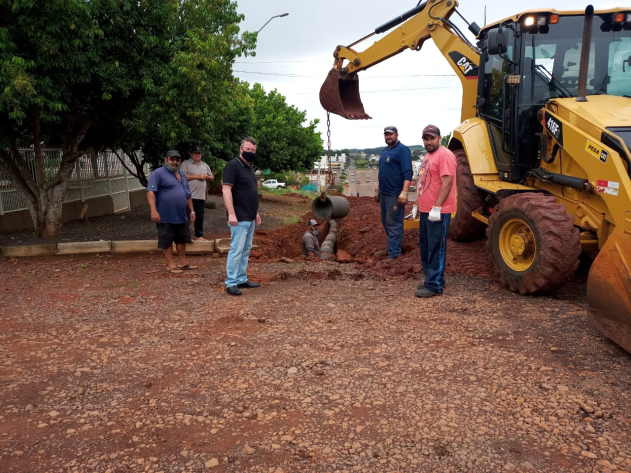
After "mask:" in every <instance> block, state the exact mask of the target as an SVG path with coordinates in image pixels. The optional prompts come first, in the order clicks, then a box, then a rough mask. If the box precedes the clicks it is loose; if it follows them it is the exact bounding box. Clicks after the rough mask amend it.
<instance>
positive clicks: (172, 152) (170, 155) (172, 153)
mask: <svg viewBox="0 0 631 473" xmlns="http://www.w3.org/2000/svg"><path fill="white" fill-rule="evenodd" d="M165 157H166V158H175V157H178V158H180V159H182V156H180V152H179V151H178V150H176V149H172V150H169V151H167V154H166V156H165Z"/></svg>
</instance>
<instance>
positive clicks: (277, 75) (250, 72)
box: [232, 69, 457, 80]
mask: <svg viewBox="0 0 631 473" xmlns="http://www.w3.org/2000/svg"><path fill="white" fill-rule="evenodd" d="M232 72H241V73H243V74H257V75H261V76H276V77H300V78H303V79H322V77H319V76H318V77H315V76H306V75H301V74H282V73H280V72H255V71H237V70H234V69H233V71H232ZM409 77H454V78H456V77H457V76H456V75H455V74H408V75H401V76H371V77H363V79H364V80H368V79H407V78H409Z"/></svg>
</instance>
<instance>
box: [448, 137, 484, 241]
mask: <svg viewBox="0 0 631 473" xmlns="http://www.w3.org/2000/svg"><path fill="white" fill-rule="evenodd" d="M454 154H455V155H456V160H457V163H458V167H457V168H456V186H457V190H458V207H457V211H456V216H455V217H454V218H453V219H452V220H451V223H450V224H449V235H451V237H452V238H453V239H454V240H456V241H473V240H478V239H480V238H482V237H483V236H484V231H485V230H486V225H485V224H484V223H483V222H481V221H479V220H478V219H476V218H474V217H472V216H471V213H472V212H473V211H474V210H477V209H479V208H480V207H482V205H483V204H484V198H483V196H482V194H481V193H480V191H479V190H478V188H477V187H476V186H475V184H474V183H473V175H472V174H471V168H470V167H469V160H468V159H467V154H466V153H465V151H464V150H463V149H458V150H456V151H454Z"/></svg>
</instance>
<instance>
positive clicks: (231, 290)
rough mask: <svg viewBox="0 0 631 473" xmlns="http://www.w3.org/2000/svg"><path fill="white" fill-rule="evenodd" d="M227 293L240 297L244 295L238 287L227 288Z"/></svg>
mask: <svg viewBox="0 0 631 473" xmlns="http://www.w3.org/2000/svg"><path fill="white" fill-rule="evenodd" d="M226 292H227V293H228V294H230V295H231V296H240V295H241V294H243V293H242V292H241V291H240V290H239V288H238V287H237V286H230V287H227V288H226Z"/></svg>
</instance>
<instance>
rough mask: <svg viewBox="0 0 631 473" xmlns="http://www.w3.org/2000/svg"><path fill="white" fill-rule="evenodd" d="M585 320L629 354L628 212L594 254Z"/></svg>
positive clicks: (630, 277) (630, 280) (630, 216)
mask: <svg viewBox="0 0 631 473" xmlns="http://www.w3.org/2000/svg"><path fill="white" fill-rule="evenodd" d="M587 302H588V304H589V309H588V320H589V322H590V323H591V324H592V325H593V326H594V327H596V328H597V329H598V330H599V331H600V332H602V333H603V334H604V335H605V336H607V338H609V339H611V340H613V341H614V342H615V343H617V344H618V345H620V346H621V347H622V348H624V349H625V350H627V351H628V352H631V211H629V212H626V213H625V215H624V216H623V217H622V219H621V222H619V223H618V224H617V225H616V228H615V230H614V231H613V233H612V234H611V235H610V236H609V237H608V238H607V242H606V243H605V245H604V246H603V248H602V249H601V250H600V252H599V253H598V256H597V257H596V259H595V260H594V263H593V264H592V267H591V269H590V271H589V276H588V279H587Z"/></svg>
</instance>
